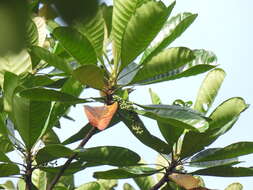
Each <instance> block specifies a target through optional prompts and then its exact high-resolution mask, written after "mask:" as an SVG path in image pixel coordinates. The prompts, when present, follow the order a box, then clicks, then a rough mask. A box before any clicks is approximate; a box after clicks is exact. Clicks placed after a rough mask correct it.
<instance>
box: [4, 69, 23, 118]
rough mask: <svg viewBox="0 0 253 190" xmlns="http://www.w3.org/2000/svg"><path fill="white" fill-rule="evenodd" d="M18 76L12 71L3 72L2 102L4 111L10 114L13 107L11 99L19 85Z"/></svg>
mask: <svg viewBox="0 0 253 190" xmlns="http://www.w3.org/2000/svg"><path fill="white" fill-rule="evenodd" d="M19 82H20V81H19V77H18V76H17V75H15V74H14V73H11V72H8V71H6V72H5V73H4V84H3V90H4V96H3V104H4V111H6V112H7V113H9V114H10V115H12V113H13V107H12V99H13V96H14V92H15V89H16V88H17V86H18V85H19Z"/></svg>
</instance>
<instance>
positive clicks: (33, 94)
mask: <svg viewBox="0 0 253 190" xmlns="http://www.w3.org/2000/svg"><path fill="white" fill-rule="evenodd" d="M19 94H20V96H21V97H25V98H27V99H30V100H33V101H41V102H42V101H43V102H44V101H45V102H49V101H56V102H63V103H64V102H65V103H86V102H89V101H88V100H86V99H80V98H77V97H75V96H72V95H70V94H67V93H64V92H61V91H56V90H51V89H46V88H30V89H25V90H22V91H21V92H20V93H19Z"/></svg>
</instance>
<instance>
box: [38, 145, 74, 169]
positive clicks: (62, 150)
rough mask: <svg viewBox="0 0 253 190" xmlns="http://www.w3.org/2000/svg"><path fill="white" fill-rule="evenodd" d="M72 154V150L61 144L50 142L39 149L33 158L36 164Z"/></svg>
mask: <svg viewBox="0 0 253 190" xmlns="http://www.w3.org/2000/svg"><path fill="white" fill-rule="evenodd" d="M73 154H74V151H72V150H71V149H69V148H67V147H65V146H63V145H61V144H50V145H47V146H45V147H44V148H42V149H40V150H39V151H38V153H37V155H36V158H35V159H36V162H37V163H38V164H42V163H47V162H50V161H52V160H56V159H58V158H65V157H69V156H71V155H73Z"/></svg>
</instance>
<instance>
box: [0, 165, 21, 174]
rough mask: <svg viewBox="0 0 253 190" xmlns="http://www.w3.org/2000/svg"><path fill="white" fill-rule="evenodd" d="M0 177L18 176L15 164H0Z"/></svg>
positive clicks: (18, 172) (17, 168)
mask: <svg viewBox="0 0 253 190" xmlns="http://www.w3.org/2000/svg"><path fill="white" fill-rule="evenodd" d="M0 171H1V172H0V177H9V176H12V175H18V174H20V171H19V167H18V166H17V165H15V164H6V163H4V164H0Z"/></svg>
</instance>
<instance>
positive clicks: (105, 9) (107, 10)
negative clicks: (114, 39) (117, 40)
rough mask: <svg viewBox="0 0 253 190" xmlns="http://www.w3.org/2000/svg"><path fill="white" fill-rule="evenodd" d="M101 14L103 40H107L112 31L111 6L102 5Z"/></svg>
mask: <svg viewBox="0 0 253 190" xmlns="http://www.w3.org/2000/svg"><path fill="white" fill-rule="evenodd" d="M101 7H102V8H101V9H102V13H103V19H104V24H105V34H104V37H105V39H108V38H109V37H110V35H111V31H112V13H113V6H107V5H106V4H102V6H101Z"/></svg>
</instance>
